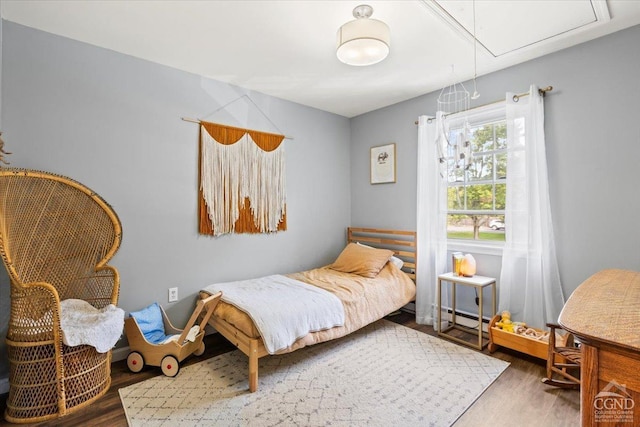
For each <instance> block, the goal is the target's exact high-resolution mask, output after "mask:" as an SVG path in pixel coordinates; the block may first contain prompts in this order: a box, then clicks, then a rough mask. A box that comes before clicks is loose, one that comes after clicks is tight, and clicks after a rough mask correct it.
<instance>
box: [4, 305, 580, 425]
mask: <svg viewBox="0 0 640 427" xmlns="http://www.w3.org/2000/svg"><path fill="white" fill-rule="evenodd" d="M388 319H389V320H392V321H394V322H396V323H399V324H402V325H405V326H407V327H410V328H413V329H416V330H418V331H422V332H425V333H427V334H429V335H436V334H435V332H434V331H433V327H431V326H426V325H418V324H417V323H416V322H415V316H414V315H412V314H409V313H404V312H403V313H401V314H398V315H395V316H390V317H388ZM475 339H477V337H476V338H475ZM205 344H206V351H205V354H204V355H202V356H201V357H189V358H187V359H186V360H185V361H184V362H183V363H182V366H187V365H189V364H191V363H197V362H199V361H201V360H203V359H204V358H208V357H213V356H216V355H218V354H221V353H225V352H227V351H230V350H233V349H234V348H235V347H233V346H232V345H231V344H230V343H229V342H227V341H226V340H225V339H224V338H223V337H222V336H220V334H212V335H209V336H207V337H206V338H205ZM484 353H486V354H488V351H487V350H486V349H485V350H484ZM492 356H494V357H497V358H499V359H502V360H505V361H507V362H510V363H511V365H510V366H509V367H508V368H507V370H506V371H505V372H503V373H502V375H501V376H500V377H499V378H498V379H497V380H496V381H495V382H494V383H493V384H492V385H491V386H490V387H489V388H488V389H487V390H486V391H485V392H484V393H483V394H482V396H480V398H479V399H478V400H477V401H476V402H475V403H474V404H473V406H471V408H469V409H468V410H467V411H466V412H465V413H464V414H463V415H462V417H460V419H459V420H458V421H457V422H456V423H455V426H456V427H461V426H470V427H481V426H519V427H523V426H537V427H546V426H548V427H562V426H579V425H580V393H579V392H578V391H575V390H561V389H558V388H554V387H550V386H546V385H544V384H542V383H541V382H540V379H541V378H542V377H543V376H544V372H545V368H544V363H543V361H541V360H539V359H535V358H531V357H528V356H526V355H522V354H521V353H518V352H514V351H511V350H508V349H500V350H498V351H496V352H495V353H493V354H492ZM156 375H162V373H161V372H160V368H154V367H149V368H145V369H144V370H143V371H142V372H140V373H138V374H133V373H131V372H129V370H128V368H127V365H126V362H125V361H119V362H115V363H113V365H112V375H111V379H112V381H111V389H110V390H109V391H108V392H107V394H106V395H105V396H103V397H102V398H101V399H100V400H98V401H97V402H96V403H94V404H93V405H90V406H88V407H87V408H83V409H81V410H79V411H78V412H75V413H73V414H70V415H67V416H65V417H63V418H58V419H56V420H53V421H49V422H43V423H39V424H37V425H38V426H64V427H67V426H68V427H71V426H78V427H80V426H81V427H87V426H109V427H119V426H127V421H126V418H125V415H124V410H123V409H122V404H121V403H120V396H119V395H118V389H120V388H121V387H126V386H128V385H131V384H134V383H136V382H139V381H144V380H146V379H148V378H151V377H153V376H156ZM258 392H260V391H258ZM6 399H7V395H6V394H5V395H2V396H0V411H1V413H2V414H3V416H4V409H5V404H6V403H5V402H6ZM10 425H17V424H9V423H7V422H6V421H4V418H1V420H0V426H10Z"/></svg>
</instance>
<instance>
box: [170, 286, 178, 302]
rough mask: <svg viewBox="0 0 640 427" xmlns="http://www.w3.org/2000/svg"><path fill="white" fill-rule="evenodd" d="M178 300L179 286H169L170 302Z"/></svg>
mask: <svg viewBox="0 0 640 427" xmlns="http://www.w3.org/2000/svg"><path fill="white" fill-rule="evenodd" d="M176 301H178V288H169V302H176Z"/></svg>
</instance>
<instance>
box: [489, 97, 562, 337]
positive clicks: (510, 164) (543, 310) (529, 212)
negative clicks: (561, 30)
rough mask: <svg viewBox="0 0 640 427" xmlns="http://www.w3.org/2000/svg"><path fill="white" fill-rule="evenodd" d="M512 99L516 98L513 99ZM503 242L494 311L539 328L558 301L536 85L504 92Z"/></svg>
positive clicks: (553, 318)
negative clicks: (517, 94) (522, 90)
mask: <svg viewBox="0 0 640 427" xmlns="http://www.w3.org/2000/svg"><path fill="white" fill-rule="evenodd" d="M516 99H517V98H516ZM506 103H507V147H508V154H507V198H506V209H505V233H506V242H505V246H504V251H503V255H502V271H501V274H500V282H499V301H500V310H509V311H510V312H511V318H512V319H513V320H518V321H524V322H526V323H527V324H528V325H530V326H534V327H538V328H544V327H545V324H546V322H556V321H557V319H558V316H559V314H560V311H561V310H562V307H563V305H564V296H563V294H562V287H561V284H560V275H559V272H558V263H557V260H556V250H555V243H554V236H553V226H552V222H551V207H550V204H549V185H548V180H547V161H546V153H545V139H544V104H543V98H542V96H541V95H540V94H539V93H538V88H537V87H536V86H534V85H532V86H531V88H530V92H529V96H523V97H520V98H519V99H517V101H516V100H515V99H514V94H512V93H507V99H506Z"/></svg>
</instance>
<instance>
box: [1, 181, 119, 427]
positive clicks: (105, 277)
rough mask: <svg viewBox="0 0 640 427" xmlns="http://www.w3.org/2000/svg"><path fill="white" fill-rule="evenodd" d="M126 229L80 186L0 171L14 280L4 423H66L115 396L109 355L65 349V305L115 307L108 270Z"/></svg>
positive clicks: (6, 258) (113, 276)
mask: <svg viewBox="0 0 640 427" xmlns="http://www.w3.org/2000/svg"><path fill="white" fill-rule="evenodd" d="M121 230H122V229H121V225H120V221H119V219H118V217H117V216H116V214H115V212H113V210H112V209H111V207H110V206H109V205H108V204H107V203H106V202H105V201H104V200H102V199H101V198H100V196H98V195H97V194H96V193H94V192H93V191H91V190H90V189H88V188H87V187H85V186H83V185H82V184H79V183H77V182H75V181H73V180H71V179H69V178H66V177H63V176H59V175H53V174H49V173H45V172H37V171H27V170H19V169H0V239H1V241H0V255H1V256H2V259H3V262H4V264H5V267H6V269H7V272H8V274H9V277H10V279H11V315H10V319H9V327H8V331H7V348H8V354H9V367H10V371H9V386H10V388H9V397H8V399H7V408H6V411H5V418H6V419H7V421H10V422H17V423H31V422H39V421H44V420H48V419H52V418H56V417H59V416H62V415H66V414H68V413H70V412H72V411H73V410H76V409H80V408H82V407H84V406H86V405H88V404H90V403H91V402H93V401H95V400H96V399H98V398H99V397H100V396H102V395H103V394H104V393H106V391H107V390H108V389H109V386H110V383H111V368H110V366H111V365H110V364H111V352H110V351H109V352H107V353H98V352H96V350H95V348H94V347H91V346H85V345H83V346H77V347H68V346H66V345H65V344H64V343H63V342H62V333H61V331H60V301H61V300H64V299H68V298H76V299H82V300H85V301H87V302H89V303H90V304H92V305H93V306H94V307H96V308H98V309H100V308H103V307H105V306H106V305H108V304H117V301H118V292H119V282H120V281H119V276H118V272H117V270H116V269H115V268H113V267H110V266H108V265H106V263H107V262H108V261H109V260H110V259H111V258H112V257H113V255H114V254H115V252H116V251H117V249H118V247H119V246H120V240H121V237H122V232H121Z"/></svg>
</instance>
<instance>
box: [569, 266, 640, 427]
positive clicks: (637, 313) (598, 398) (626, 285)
mask: <svg viewBox="0 0 640 427" xmlns="http://www.w3.org/2000/svg"><path fill="white" fill-rule="evenodd" d="M559 323H560V324H561V325H562V327H564V328H565V329H566V330H568V331H570V332H572V333H573V334H574V335H575V336H576V337H578V338H579V340H580V341H581V342H582V363H581V369H580V371H581V372H580V375H581V381H582V385H581V388H580V414H581V418H582V425H583V426H594V425H597V426H598V427H601V426H613V425H624V426H626V425H628V426H630V427H631V426H639V425H640V272H636V271H628V270H604V271H601V272H599V273H596V274H594V275H593V276H591V277H590V278H588V279H587V280H586V281H584V283H582V284H581V285H580V286H579V287H578V288H577V289H576V290H575V291H574V292H573V294H572V295H571V297H570V298H569V300H568V301H567V303H566V304H565V306H564V308H563V310H562V313H560V318H559Z"/></svg>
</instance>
